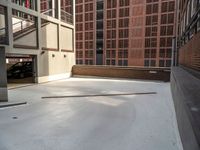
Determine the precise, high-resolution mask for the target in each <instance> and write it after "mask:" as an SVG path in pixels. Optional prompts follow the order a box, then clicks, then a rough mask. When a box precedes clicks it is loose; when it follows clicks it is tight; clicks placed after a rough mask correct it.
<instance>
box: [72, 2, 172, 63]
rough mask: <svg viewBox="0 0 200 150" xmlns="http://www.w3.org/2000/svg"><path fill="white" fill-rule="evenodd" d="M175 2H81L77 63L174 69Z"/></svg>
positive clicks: (77, 11) (77, 28)
mask: <svg viewBox="0 0 200 150" xmlns="http://www.w3.org/2000/svg"><path fill="white" fill-rule="evenodd" d="M175 2H176V1H175V0H107V1H104V0H96V1H94V0H77V1H76V62H77V64H88V65H118V66H152V67H169V66H171V57H172V39H173V37H174V36H175V24H176V22H175V16H176V15H175V5H176V3H175Z"/></svg>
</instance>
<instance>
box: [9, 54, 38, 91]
mask: <svg viewBox="0 0 200 150" xmlns="http://www.w3.org/2000/svg"><path fill="white" fill-rule="evenodd" d="M35 60H36V57H35V56H33V55H16V54H6V70H7V82H8V88H15V87H20V86H25V85H29V84H33V83H35V77H36V63H35Z"/></svg>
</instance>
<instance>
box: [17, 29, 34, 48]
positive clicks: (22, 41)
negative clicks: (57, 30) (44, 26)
mask: <svg viewBox="0 0 200 150" xmlns="http://www.w3.org/2000/svg"><path fill="white" fill-rule="evenodd" d="M36 35H37V33H36V31H33V32H31V33H28V34H27V35H25V36H23V37H21V38H19V39H17V40H15V41H14V44H18V45H26V46H35V47H36V46H37V41H36Z"/></svg>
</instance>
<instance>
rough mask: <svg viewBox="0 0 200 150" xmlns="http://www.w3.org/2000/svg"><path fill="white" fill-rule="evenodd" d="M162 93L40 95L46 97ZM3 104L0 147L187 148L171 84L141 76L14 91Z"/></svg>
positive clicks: (72, 81) (64, 149)
mask: <svg viewBox="0 0 200 150" xmlns="http://www.w3.org/2000/svg"><path fill="white" fill-rule="evenodd" d="M135 92H140V93H141V92H157V94H154V95H118V96H102V97H101V96H97V97H68V98H62V99H56V98H53V99H41V97H43V96H67V95H84V94H85V95H87V94H99V95H101V94H120V93H135ZM9 99H10V101H19V100H23V101H24V100H25V101H27V102H28V104H27V105H24V106H17V107H10V108H3V109H0V150H182V146H181V144H180V138H179V134H178V130H177V124H176V118H175V112H174V107H173V101H172V97H171V93H170V84H169V83H163V82H153V81H149V82H147V81H146V82H145V81H139V80H137V81H136V80H117V79H89V78H88V79H84V78H71V79H67V80H62V81H57V82H50V83H46V84H40V85H33V86H28V87H24V88H19V89H12V90H9Z"/></svg>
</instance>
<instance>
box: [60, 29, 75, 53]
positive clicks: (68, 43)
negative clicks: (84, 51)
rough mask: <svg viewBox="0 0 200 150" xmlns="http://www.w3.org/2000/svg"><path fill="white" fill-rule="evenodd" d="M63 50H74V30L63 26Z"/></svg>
mask: <svg viewBox="0 0 200 150" xmlns="http://www.w3.org/2000/svg"><path fill="white" fill-rule="evenodd" d="M60 47H61V49H65V50H73V30H72V29H70V28H67V27H63V26H61V45H60Z"/></svg>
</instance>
